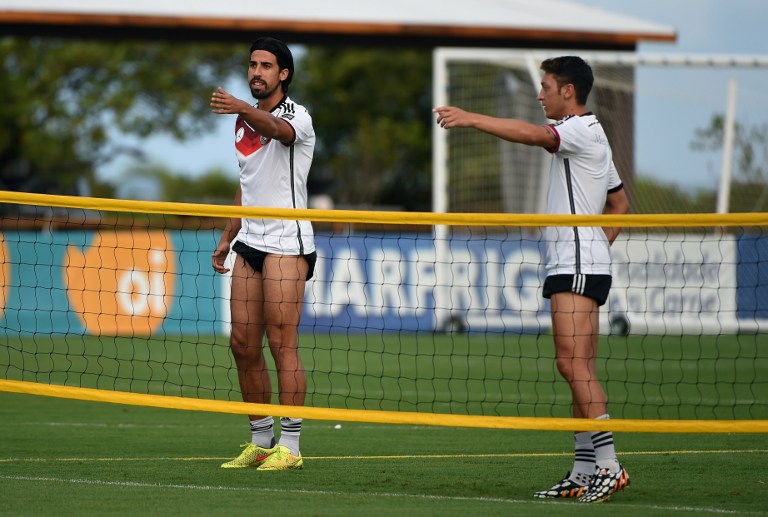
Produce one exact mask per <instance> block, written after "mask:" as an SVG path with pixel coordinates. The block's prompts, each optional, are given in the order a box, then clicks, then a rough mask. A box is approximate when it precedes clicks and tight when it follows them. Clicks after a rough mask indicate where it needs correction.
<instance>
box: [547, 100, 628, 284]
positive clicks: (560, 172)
mask: <svg viewBox="0 0 768 517" xmlns="http://www.w3.org/2000/svg"><path fill="white" fill-rule="evenodd" d="M550 127H551V128H552V129H553V130H554V131H555V134H556V135H557V144H556V145H555V146H554V147H553V148H551V149H547V150H548V151H549V152H550V153H553V156H552V165H551V168H550V176H549V192H548V194H547V212H548V213H550V214H586V215H599V214H602V213H603V209H604V208H605V200H606V197H607V195H608V193H609V192H615V191H618V190H620V189H622V188H623V186H622V183H621V179H620V178H619V175H618V173H617V171H616V166H615V165H614V164H613V153H612V152H611V147H610V145H609V144H608V138H606V136H605V132H604V131H603V128H602V126H601V125H600V122H599V121H598V120H597V117H595V115H594V114H592V113H586V114H584V115H581V116H569V117H566V118H564V119H563V120H560V121H558V122H556V123H554V124H551V125H550ZM546 240H547V262H546V266H545V268H546V271H547V276H551V275H562V274H585V275H610V274H611V251H610V245H609V243H608V239H607V237H606V236H605V232H603V229H602V228H601V227H585V226H578V227H577V226H573V227H562V226H558V227H548V228H547V230H546Z"/></svg>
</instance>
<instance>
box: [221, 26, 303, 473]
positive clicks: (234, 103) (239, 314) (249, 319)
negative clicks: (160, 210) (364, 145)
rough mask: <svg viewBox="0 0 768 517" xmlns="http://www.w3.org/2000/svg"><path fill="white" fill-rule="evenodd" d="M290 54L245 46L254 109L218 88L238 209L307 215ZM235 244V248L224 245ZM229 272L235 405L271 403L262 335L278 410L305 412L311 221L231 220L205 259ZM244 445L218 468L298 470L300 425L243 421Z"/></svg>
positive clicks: (282, 48)
mask: <svg viewBox="0 0 768 517" xmlns="http://www.w3.org/2000/svg"><path fill="white" fill-rule="evenodd" d="M292 78H293V56H292V54H291V51H290V49H289V48H288V46H287V45H286V44H285V43H283V42H282V41H279V40H276V39H274V38H269V37H261V38H258V39H257V40H256V41H255V42H254V43H253V45H251V52H250V61H249V66H248V83H249V85H250V89H251V94H252V95H253V97H254V98H255V99H256V104H254V105H251V104H250V103H248V102H246V101H243V100H241V99H238V98H236V97H234V96H232V95H231V94H229V93H228V92H226V91H225V90H224V89H223V88H221V87H219V88H218V89H217V90H216V91H215V92H213V95H212V97H211V111H212V112H213V113H216V114H219V115H226V114H233V115H237V120H236V122H235V152H236V155H237V159H238V162H239V165H240V186H239V187H238V189H237V192H236V194H235V204H236V205H241V206H258V207H275V208H307V175H308V174H309V168H310V165H311V164H312V156H313V153H314V148H315V132H314V128H313V127H312V118H311V117H310V115H309V112H308V111H307V110H306V108H304V107H303V106H301V105H299V104H297V103H295V102H294V101H293V100H291V99H290V98H289V97H288V93H287V92H288V86H289V84H290V83H291V80H292ZM233 241H234V244H232V243H233ZM230 246H231V250H232V251H234V252H235V260H234V264H233V266H232V291H231V299H230V309H231V315H232V331H231V335H230V340H229V343H230V348H231V351H232V355H233V357H234V359H235V364H236V365H237V373H238V379H239V382H240V389H241V391H242V396H243V400H244V401H246V402H254V403H259V404H269V403H271V397H272V386H271V381H270V377H269V371H268V368H267V365H266V362H265V357H264V351H263V347H262V343H263V339H264V336H265V335H266V338H267V343H268V345H269V350H270V353H271V355H272V358H273V359H274V362H275V367H276V369H277V380H278V393H279V401H280V404H281V405H290V406H301V405H304V398H305V396H306V390H307V381H306V376H305V373H304V367H303V365H302V363H301V359H300V358H299V353H298V346H299V342H298V326H299V321H300V318H301V313H302V306H303V301H304V288H305V282H306V281H307V280H309V279H310V278H312V275H313V272H314V268H315V261H316V258H317V255H316V253H315V241H314V233H313V229H312V225H311V223H310V222H309V221H299V220H290V221H289V220H277V219H264V218H242V219H241V218H231V219H229V221H228V222H227V225H226V228H225V229H224V232H223V233H222V235H221V239H220V240H219V244H218V246H217V247H216V250H215V251H214V252H213V258H212V262H213V269H214V270H215V271H216V272H217V273H221V274H224V273H227V272H229V269H228V268H226V267H225V259H226V258H227V256H228V254H229V252H230ZM249 418H250V427H251V441H250V443H246V444H245V445H243V447H244V450H243V451H242V452H241V453H240V455H239V456H238V457H237V458H235V459H233V460H232V461H228V462H226V463H224V464H222V465H221V466H222V468H247V467H253V468H257V469H258V470H288V469H300V468H302V467H303V464H304V461H303V459H302V457H301V452H300V449H299V437H300V434H301V423H302V420H301V419H298V418H285V417H283V418H280V426H281V432H280V440H279V442H276V441H275V434H274V431H273V424H274V418H273V416H270V415H249Z"/></svg>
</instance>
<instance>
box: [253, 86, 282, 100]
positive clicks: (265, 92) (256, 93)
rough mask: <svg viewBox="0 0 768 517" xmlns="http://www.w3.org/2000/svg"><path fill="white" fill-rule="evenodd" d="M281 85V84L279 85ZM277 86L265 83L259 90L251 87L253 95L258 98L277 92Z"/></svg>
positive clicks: (264, 97)
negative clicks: (271, 86)
mask: <svg viewBox="0 0 768 517" xmlns="http://www.w3.org/2000/svg"><path fill="white" fill-rule="evenodd" d="M278 86H279V85H278ZM276 88H277V86H275V87H273V88H270V87H269V85H265V86H264V87H263V88H262V89H260V90H258V89H256V88H253V87H251V96H253V98H254V99H256V100H261V99H266V98H267V97H269V96H270V95H272V94H273V93H274V92H275V89H276Z"/></svg>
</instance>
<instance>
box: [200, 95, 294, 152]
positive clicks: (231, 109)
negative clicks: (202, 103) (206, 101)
mask: <svg viewBox="0 0 768 517" xmlns="http://www.w3.org/2000/svg"><path fill="white" fill-rule="evenodd" d="M211 112H213V113H215V114H217V115H240V116H241V117H243V119H245V121H246V122H247V123H248V125H249V126H251V127H252V128H253V129H255V130H256V131H257V132H258V133H259V134H260V135H263V136H265V137H267V138H274V139H275V140H279V141H280V142H283V143H286V144H290V143H293V140H294V138H295V137H296V135H295V133H294V130H293V127H292V126H291V125H290V124H289V123H288V122H286V121H285V120H283V119H281V118H277V117H275V116H274V115H272V114H271V113H269V112H268V111H264V110H260V109H258V108H256V107H254V106H251V105H250V104H248V103H247V102H245V101H244V100H241V99H238V98H237V97H235V96H234V95H232V94H231V93H229V92H227V91H226V90H224V88H222V87H221V86H219V87H218V88H217V89H216V91H215V92H213V94H212V95H211Z"/></svg>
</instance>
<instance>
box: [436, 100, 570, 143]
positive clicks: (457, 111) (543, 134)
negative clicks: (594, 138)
mask: <svg viewBox="0 0 768 517" xmlns="http://www.w3.org/2000/svg"><path fill="white" fill-rule="evenodd" d="M432 111H433V112H434V113H436V114H437V123H438V124H440V127H443V128H445V129H450V128H452V127H470V128H474V129H477V130H478V131H482V132H483V133H488V134H490V135H493V136H496V137H499V138H502V139H504V140H508V141H510V142H517V143H520V144H526V145H535V146H540V147H545V148H551V147H554V146H555V145H556V144H557V136H556V135H555V133H554V131H552V128H550V127H549V126H540V125H536V124H532V123H530V122H526V121H525V120H519V119H512V118H496V117H489V116H488V115H481V114H480V113H472V112H470V111H464V110H463V109H461V108H457V107H455V106H440V107H438V108H435V109H433V110H432Z"/></svg>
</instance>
